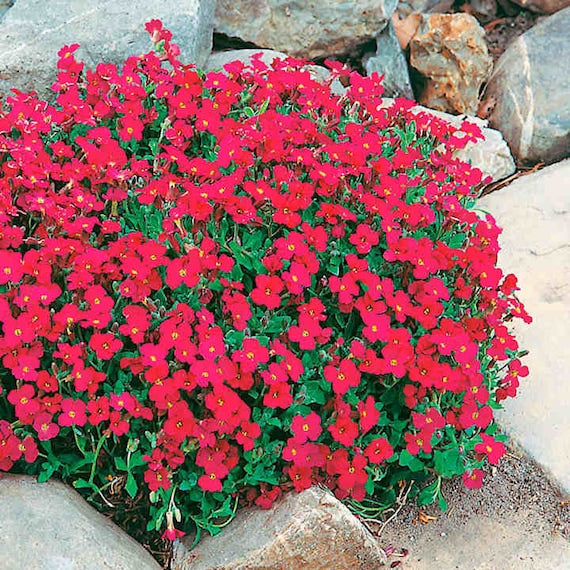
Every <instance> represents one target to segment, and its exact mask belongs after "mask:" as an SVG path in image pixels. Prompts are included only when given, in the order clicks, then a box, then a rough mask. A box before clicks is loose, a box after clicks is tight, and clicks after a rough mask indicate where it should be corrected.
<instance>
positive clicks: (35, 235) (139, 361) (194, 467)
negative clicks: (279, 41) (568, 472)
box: [0, 21, 529, 537]
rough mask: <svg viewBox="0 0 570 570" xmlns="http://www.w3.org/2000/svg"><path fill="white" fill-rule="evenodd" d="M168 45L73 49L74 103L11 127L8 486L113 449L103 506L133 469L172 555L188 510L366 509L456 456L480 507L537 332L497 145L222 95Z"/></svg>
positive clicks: (353, 106) (3, 189)
mask: <svg viewBox="0 0 570 570" xmlns="http://www.w3.org/2000/svg"><path fill="white" fill-rule="evenodd" d="M147 29H148V31H149V33H150V34H151V36H152V38H153V41H154V42H155V43H156V44H157V46H158V49H159V53H158V55H157V54H154V53H149V54H146V55H145V56H141V57H131V58H129V59H128V60H127V61H126V62H125V64H124V65H123V66H122V67H121V68H117V67H116V66H114V65H108V64H99V65H98V66H97V67H96V69H95V70H93V71H84V70H83V64H81V63H80V62H78V61H76V59H75V58H74V55H73V54H74V51H75V50H76V49H77V46H76V45H74V46H66V47H65V48H63V49H62V50H61V52H60V60H59V63H58V68H59V71H60V73H59V76H58V80H57V82H56V83H55V84H54V86H53V89H54V91H55V93H56V95H57V100H56V103H55V104H54V105H51V104H48V103H47V102H45V101H42V100H39V99H38V98H37V97H36V96H35V95H34V94H23V93H20V92H15V93H14V95H12V96H10V97H9V98H8V99H7V104H8V108H7V110H5V111H4V112H3V113H2V114H0V168H1V174H0V327H1V331H2V334H1V336H0V359H1V365H0V387H1V389H2V392H1V394H0V411H1V413H2V421H0V469H1V470H8V469H10V468H12V466H13V465H14V463H15V462H17V461H21V460H23V461H24V462H27V463H28V464H30V465H29V466H27V467H26V468H27V469H28V470H29V472H34V473H40V472H41V473H44V474H45V469H46V467H45V465H48V464H50V463H49V461H48V462H47V463H44V464H43V465H44V466H43V467H42V466H41V465H38V463H39V462H37V461H36V459H37V457H38V448H40V449H42V450H43V452H44V453H45V454H47V455H48V456H49V457H51V455H53V454H56V453H57V452H56V451H54V449H56V447H57V449H59V448H62V449H63V448H64V446H62V445H58V446H55V447H54V446H52V445H51V443H52V441H53V442H58V441H62V442H66V445H67V444H70V445H73V446H75V445H76V444H77V446H78V450H79V452H81V454H82V455H83V456H84V457H87V455H86V454H87V451H86V448H87V447H86V446H89V447H94V450H95V451H93V452H92V453H91V452H90V453H91V456H90V457H91V461H92V463H93V465H94V467H93V471H92V472H91V478H90V481H91V482H93V481H94V480H95V481H98V483H99V484H100V485H103V484H104V482H105V481H106V477H107V475H108V474H109V472H112V471H113V470H115V469H123V467H121V466H124V469H123V471H125V472H126V473H127V474H128V477H133V478H135V479H136V481H137V483H139V484H140V483H142V482H143V481H144V483H145V484H146V486H147V487H148V489H149V491H150V492H151V498H152V500H153V501H155V500H157V497H160V499H161V500H162V501H163V502H164V505H165V506H164V509H166V511H167V512H168V517H167V518H168V520H169V523H168V528H167V532H166V533H165V535H166V536H169V537H172V536H176V533H177V532H178V531H176V530H175V529H174V527H173V526H172V524H173V523H172V513H173V512H174V511H173V508H174V507H173V500H174V499H173V497H174V495H173V492H174V488H175V487H179V488H180V489H181V491H179V492H178V494H177V500H178V505H179V506H180V507H181V508H182V509H184V512H185V513H186V514H187V515H188V517H192V516H194V517H195V516H200V517H202V518H201V519H200V520H201V521H202V523H201V524H202V525H206V526H207V524H206V523H204V522H203V521H204V520H209V519H208V517H214V516H217V517H219V516H224V514H220V513H222V511H220V509H221V507H220V506H219V505H221V504H226V503H224V499H223V498H222V497H225V496H227V495H235V496H237V493H239V492H240V491H241V490H243V489H247V488H251V487H255V488H258V489H259V490H258V491H257V492H256V493H254V495H253V498H252V497H251V496H250V500H256V502H258V504H262V505H263V506H267V505H268V504H270V503H271V501H272V500H274V499H275V498H277V497H278V496H279V494H280V492H281V491H280V490H281V489H286V488H287V487H288V486H293V487H295V488H296V489H298V490H299V489H304V488H307V487H308V486H310V485H311V484H313V483H315V482H322V483H324V484H326V485H328V486H329V487H330V488H331V489H333V490H334V491H335V492H336V493H337V495H338V496H339V497H348V496H351V497H352V498H353V499H355V500H357V501H360V500H362V499H363V498H364V497H365V495H366V494H367V493H369V494H371V493H374V492H375V490H378V489H379V488H382V487H383V488H385V489H388V488H390V489H391V488H393V487H394V483H395V482H397V481H395V480H393V477H401V478H405V477H406V475H405V473H404V469H403V468H405V466H406V465H407V463H406V461H407V459H406V457H407V456H406V455H402V454H403V453H404V452H405V453H407V454H408V455H412V456H416V459H417V460H418V461H423V464H420V469H421V468H424V469H425V472H426V473H427V470H428V468H429V469H432V468H433V461H434V457H435V456H436V454H437V453H443V450H445V449H448V447H446V446H449V445H460V446H461V447H462V449H463V450H465V452H464V453H463V455H462V467H461V469H462V471H461V473H463V472H466V473H469V475H467V478H466V484H467V485H469V486H474V484H475V483H474V482H475V481H478V477H479V475H478V474H479V472H480V471H479V468H480V467H481V466H482V465H483V458H484V457H487V458H488V461H489V462H491V463H495V462H496V461H497V460H498V458H499V457H500V455H501V454H502V453H503V452H504V448H503V447H502V444H500V443H498V442H497V441H496V440H495V439H494V438H493V437H492V436H491V435H488V434H487V433H486V432H485V430H487V429H489V428H490V427H491V426H492V419H493V418H492V409H493V407H492V405H491V404H492V402H493V400H496V401H500V400H502V399H504V398H505V397H507V396H514V395H515V393H516V388H517V386H518V376H525V375H526V374H527V373H528V371H527V370H526V367H523V366H521V364H520V361H519V360H518V358H517V356H519V352H518V345H517V343H516V341H515V339H514V338H513V337H512V336H511V335H510V333H509V332H508V330H507V328H506V326H505V322H506V321H507V320H508V319H510V318H512V317H518V318H522V319H524V320H528V319H529V317H528V316H527V314H526V313H525V311H524V308H523V306H522V304H521V303H520V302H519V301H518V300H517V298H516V296H515V295H514V291H515V290H516V280H515V279H514V278H513V276H506V277H505V276H503V274H502V272H501V271H500V270H499V269H497V268H496V266H495V264H496V260H497V251H498V246H497V235H498V233H499V229H498V228H497V227H496V225H495V222H494V220H493V219H492V217H491V216H488V215H487V216H485V217H483V218H480V217H478V215H477V214H476V213H474V212H473V211H472V210H471V209H470V207H471V206H472V204H473V203H474V199H475V197H476V195H477V188H478V187H479V185H480V183H481V174H480V172H479V171H477V170H476V169H474V168H472V167H470V166H469V165H467V164H465V163H463V162H461V161H459V160H457V159H456V158H454V155H453V151H454V150H455V149H456V148H460V147H461V146H463V145H464V144H466V142H467V140H468V139H469V137H470V136H473V137H478V136H479V135H478V134H477V132H476V129H474V128H473V126H472V125H465V127H466V128H467V126H468V127H469V129H468V130H467V131H464V130H462V129H456V128H454V127H452V126H451V125H449V124H447V123H445V122H443V121H441V120H439V119H436V118H434V117H431V116H428V115H423V114H414V113H412V112H411V111H410V107H411V103H410V102H406V101H404V100H397V101H396V103H395V104H394V105H393V106H392V107H390V108H388V109H385V108H380V107H379V105H378V103H379V98H380V96H381V93H382V88H381V86H380V83H379V81H378V78H377V77H376V76H373V77H371V78H361V77H360V76H359V75H358V74H356V73H350V74H349V73H348V72H347V71H346V70H345V69H344V68H342V67H341V66H338V65H335V64H332V67H333V71H332V75H331V79H330V81H329V82H326V83H324V84H322V83H318V82H316V81H315V80H314V79H313V78H312V77H311V75H310V72H309V71H307V70H306V69H305V68H304V67H303V62H298V61H295V60H292V59H289V60H285V61H279V60H276V61H275V62H274V64H273V67H267V66H265V65H264V64H263V63H262V62H261V60H259V59H254V61H253V64H252V65H251V66H250V67H245V66H244V65H243V64H241V63H239V62H235V63H232V64H229V65H227V66H226V67H225V70H224V72H213V73H209V74H207V75H204V74H203V73H202V72H200V71H199V70H197V69H195V68H194V67H192V66H183V65H181V64H180V62H179V61H178V60H177V49H176V47H175V46H174V44H171V42H170V40H171V37H170V34H169V32H167V31H166V30H164V29H163V28H162V25H161V24H160V22H157V21H153V22H150V23H149V24H148V25H147ZM161 59H168V60H169V61H170V63H171V64H172V69H171V70H167V69H165V68H163V67H162V66H161ZM343 74H344V75H346V79H347V81H348V82H349V83H350V86H349V88H348V89H347V91H346V93H345V94H344V95H342V96H338V95H333V94H332V93H331V89H330V83H331V81H332V80H333V79H334V78H335V77H337V76H338V75H343ZM469 133H471V134H469ZM502 368H507V373H506V376H505V374H504V372H502ZM481 441H482V443H481ZM50 454H51V455H50ZM54 457H55V456H54ZM69 457H70V455H69V454H67V455H65V456H62V457H61V458H60V459H57V458H56V459H57V461H56V460H54V461H53V462H52V463H51V465H53V466H54V467H53V468H52V467H50V469H52V471H50V472H49V473H48V476H49V474H50V473H51V472H53V470H54V469H58V467H55V466H56V465H60V466H61V465H63V464H64V462H65V461H67V460H69V461H70V462H71V463H70V465H69V466H67V467H66V468H65V469H66V471H65V472H66V473H72V476H77V477H78V476H81V474H82V470H85V469H86V467H85V465H86V463H87V462H88V461H84V460H82V459H78V460H73V459H69ZM117 457H118V458H120V461H119V460H118V459H117ZM113 458H115V460H114V461H113ZM438 461H439V460H438ZM422 465H423V467H422ZM438 465H439V463H438ZM392 467H395V468H396V469H392ZM87 468H88V469H89V470H90V469H91V466H90V465H89V466H88V467H87ZM454 469H456V470H457V467H455V468H454ZM415 470H416V472H417V470H418V469H417V468H416V469H415ZM444 471H445V470H444ZM393 473H396V474H393ZM95 474H97V475H96V477H95V479H94V476H95ZM442 475H444V476H446V473H445V472H443V473H442ZM97 478H98V479H97ZM410 478H411V475H410ZM413 478H416V477H415V476H414V477H413ZM129 480H130V479H129ZM190 481H193V483H190ZM129 489H132V487H129V486H128V484H127V490H129ZM182 491H185V492H186V493H185V494H184V493H183V492H182ZM129 492H131V491H130V490H129ZM132 492H133V493H135V492H136V489H135V491H132ZM208 494H211V495H212V496H213V499H208V500H206V499H204V497H205V496H206V495H208ZM208 501H210V502H208ZM216 505H217V506H216ZM224 508H225V507H224ZM208 509H210V510H209V511H208ZM205 511H207V512H205ZM157 512H158V511H157ZM226 514H228V513H226ZM156 516H157V517H160V516H162V515H160V513H159V514H158V515H156ZM204 517H205V518H204ZM160 520H162V518H160ZM157 528H158V527H157Z"/></svg>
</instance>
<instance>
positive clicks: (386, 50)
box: [364, 22, 414, 99]
mask: <svg viewBox="0 0 570 570" xmlns="http://www.w3.org/2000/svg"><path fill="white" fill-rule="evenodd" d="M364 67H365V68H366V73H367V74H368V75H370V74H371V73H373V72H375V71H376V72H377V73H379V74H380V75H384V81H383V82H382V85H384V90H385V93H386V95H387V96H388V97H406V98H407V99H413V98H414V92H413V91H412V85H411V84H410V74H409V72H408V62H407V61H406V56H405V55H404V52H403V51H402V48H401V47H400V43H399V42H398V38H397V37H396V34H395V33H394V27H393V26H392V23H391V22H390V23H389V24H388V25H387V26H386V27H385V28H384V29H383V30H382V32H380V34H379V35H378V36H377V37H376V55H374V56H372V57H369V58H367V59H366V60H365V62H364Z"/></svg>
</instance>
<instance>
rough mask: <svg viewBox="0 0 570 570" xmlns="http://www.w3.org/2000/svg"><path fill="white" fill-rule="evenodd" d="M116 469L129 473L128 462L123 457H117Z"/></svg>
mask: <svg viewBox="0 0 570 570" xmlns="http://www.w3.org/2000/svg"><path fill="white" fill-rule="evenodd" d="M115 467H116V468H117V469H118V470H119V471H128V469H129V468H128V467H127V462H126V461H125V460H124V459H123V458H122V457H115Z"/></svg>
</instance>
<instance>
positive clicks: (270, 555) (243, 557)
mask: <svg viewBox="0 0 570 570" xmlns="http://www.w3.org/2000/svg"><path fill="white" fill-rule="evenodd" d="M191 543H192V539H191V537H185V538H183V539H182V540H181V541H180V542H178V543H175V549H174V557H173V561H172V564H171V569H172V570H222V569H223V570H300V569H302V568H310V569H311V570H331V569H333V568H334V569H339V570H340V569H350V570H376V569H377V568H380V567H381V566H383V565H384V564H385V563H386V555H385V554H384V551H383V550H382V549H381V548H380V547H379V546H378V543H377V540H376V539H375V538H374V537H373V536H372V534H371V533H370V532H369V531H368V530H367V529H366V528H365V527H364V526H363V525H362V523H360V522H359V521H358V519H357V518H356V517H355V516H354V515H353V514H352V513H351V512H350V511H349V510H348V509H347V508H346V507H345V506H344V505H343V504H342V503H341V502H340V501H338V500H337V499H336V498H335V497H334V496H333V495H332V494H331V493H330V492H329V491H327V490H324V489H321V488H318V487H312V488H310V489H307V490H306V491H303V492H302V493H297V492H290V493H288V494H287V495H285V496H284V497H283V498H282V499H281V500H280V501H278V502H277V503H276V504H275V505H273V507H272V508H271V509H269V510H261V509H257V508H255V509H243V510H241V511H239V512H238V514H237V516H236V518H235V520H234V521H232V523H231V524H230V525H229V526H228V528H227V530H225V531H224V532H222V534H220V535H217V536H214V537H212V536H204V537H203V538H202V539H201V540H200V542H199V543H198V546H196V548H194V549H193V550H191V551H190V550H188V548H189V546H190V545H191Z"/></svg>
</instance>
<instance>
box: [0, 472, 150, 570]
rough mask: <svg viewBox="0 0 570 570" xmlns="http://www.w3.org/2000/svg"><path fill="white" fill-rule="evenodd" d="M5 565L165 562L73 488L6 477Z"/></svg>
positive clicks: (42, 569) (126, 566)
mask: <svg viewBox="0 0 570 570" xmlns="http://www.w3.org/2000/svg"><path fill="white" fill-rule="evenodd" d="M0 568H2V570H24V569H26V570H101V569H103V568H112V569H113V570H160V565H159V564H158V563H157V562H156V561H155V560H154V558H152V556H151V555H150V554H149V553H148V552H147V551H146V550H145V549H144V548H143V547H142V546H140V544H138V543H137V542H136V541H135V540H133V539H132V538H131V537H130V536H129V535H127V534H126V533H124V532H123V531H122V530H121V529H119V527H117V526H115V525H114V524H113V523H111V522H110V521H109V520H108V519H106V518H105V517H104V516H103V515H101V514H100V513H98V512H97V511H95V509H93V508H92V507H90V506H89V505H88V504H87V503H86V502H85V501H84V500H83V499H82V498H81V497H80V496H79V494H78V493H76V492H75V491H74V490H73V489H71V488H69V487H66V486H65V485H63V484H62V483H60V482H56V481H50V482H48V483H37V482H36V481H35V480H34V479H33V478H31V477H26V476H17V475H2V478H1V479H0Z"/></svg>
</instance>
